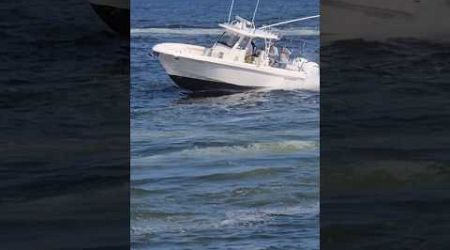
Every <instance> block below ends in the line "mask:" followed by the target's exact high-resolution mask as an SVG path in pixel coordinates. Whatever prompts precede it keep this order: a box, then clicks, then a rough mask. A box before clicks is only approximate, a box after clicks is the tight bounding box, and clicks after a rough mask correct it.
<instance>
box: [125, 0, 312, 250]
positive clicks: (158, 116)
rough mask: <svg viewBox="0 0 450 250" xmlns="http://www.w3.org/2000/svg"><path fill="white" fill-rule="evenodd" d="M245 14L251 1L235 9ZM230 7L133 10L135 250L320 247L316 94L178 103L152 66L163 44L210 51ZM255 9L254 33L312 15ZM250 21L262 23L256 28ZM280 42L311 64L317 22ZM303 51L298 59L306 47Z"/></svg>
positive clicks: (272, 7) (277, 4)
mask: <svg viewBox="0 0 450 250" xmlns="http://www.w3.org/2000/svg"><path fill="white" fill-rule="evenodd" d="M237 2H238V3H237V5H236V11H237V13H241V15H243V16H247V17H248V16H250V15H251V13H252V8H253V7H254V1H237ZM228 4H229V3H228V2H226V1H205V0H202V1H196V4H195V5H194V4H186V2H185V1H181V0H175V1H173V0H172V1H165V2H162V1H158V2H147V1H133V2H132V13H133V15H132V30H131V34H132V37H131V39H132V44H131V77H132V81H131V84H132V90H131V92H132V99H131V116H132V117H131V119H132V120H131V143H132V145H131V147H132V149H131V157H132V161H131V237H132V245H133V247H134V248H136V249H145V248H149V249H150V248H151V249H318V247H319V196H318V194H319V188H318V185H319V152H318V150H319V95H318V93H312V92H303V91H299V90H273V91H255V92H246V93H240V94H235V95H228V96H219V97H193V96H187V95H185V94H183V93H182V92H181V91H180V90H179V89H178V88H176V87H175V86H174V84H173V83H172V81H171V80H170V79H169V77H168V76H167V75H166V74H165V72H164V70H163V69H162V67H161V66H160V65H159V62H158V61H156V60H153V59H152V58H151V57H149V56H148V53H149V52H150V49H151V47H152V46H153V45H155V44H156V43H159V42H168V41H173V42H184V43H194V44H203V45H210V44H211V43H212V42H213V41H214V40H215V39H216V37H217V35H218V32H219V30H218V29H217V28H216V27H217V26H216V25H217V23H218V22H222V21H224V19H225V18H226V16H227V13H226V11H227V9H228ZM317 11H318V3H317V2H316V1H305V2H303V1H302V2H299V1H271V2H269V1H262V3H261V6H260V12H259V15H258V17H261V19H260V20H261V24H262V23H266V22H267V23H272V22H277V21H280V20H281V19H289V18H296V17H299V16H306V15H311V14H316V13H317ZM257 22H258V18H257ZM304 24H305V27H302V28H299V27H298V26H295V25H291V26H289V27H286V29H288V31H289V32H290V33H289V32H288V37H286V38H287V41H288V43H289V44H290V45H291V47H292V46H293V47H294V49H295V50H294V51H297V53H299V52H301V51H303V54H304V56H305V57H307V58H308V59H311V60H314V61H318V58H319V56H318V47H319V37H318V31H317V30H318V29H317V27H318V23H317V21H310V22H305V23H304ZM301 41H306V43H307V46H306V47H304V48H303V49H302V47H303V46H302V42H301Z"/></svg>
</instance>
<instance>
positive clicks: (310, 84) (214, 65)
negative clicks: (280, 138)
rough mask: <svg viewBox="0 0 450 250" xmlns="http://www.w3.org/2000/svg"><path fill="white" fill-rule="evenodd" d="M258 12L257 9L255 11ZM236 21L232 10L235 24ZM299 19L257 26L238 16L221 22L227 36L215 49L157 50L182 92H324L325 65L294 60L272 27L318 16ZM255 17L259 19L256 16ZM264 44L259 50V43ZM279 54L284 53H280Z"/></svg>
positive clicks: (164, 46) (168, 46)
mask: <svg viewBox="0 0 450 250" xmlns="http://www.w3.org/2000/svg"><path fill="white" fill-rule="evenodd" d="M255 13H256V9H255ZM230 17H231V11H230V16H229V20H230ZM316 17H318V16H312V17H306V18H299V19H296V20H290V21H286V22H281V23H276V24H272V25H267V26H263V27H260V28H256V27H255V24H254V22H253V21H248V20H246V19H244V18H241V17H236V19H235V20H234V21H232V22H230V21H228V22H227V23H223V24H219V26H220V27H222V28H224V29H225V32H224V33H223V34H222V36H221V37H220V38H219V39H218V41H217V42H216V43H215V44H214V45H213V46H212V47H210V48H208V47H203V46H197V45H191V44H183V43H160V44H157V45H155V46H154V47H153V49H152V50H153V55H154V56H156V57H158V59H159V60H160V63H161V64H162V66H163V68H164V69H165V70H166V72H167V74H168V75H169V76H170V78H172V80H173V81H174V82H175V83H176V84H177V85H178V86H180V87H181V88H184V89H187V90H190V91H205V90H206V91H222V90H245V89H253V88H298V89H305V90H312V91H318V90H319V86H320V76H319V65H318V64H317V63H315V62H312V61H308V60H306V59H305V58H301V57H297V58H290V51H289V49H287V48H277V47H276V44H275V42H276V41H278V40H280V39H281V36H280V34H279V33H278V32H276V31H274V30H273V29H272V27H275V26H278V25H282V24H286V23H291V22H296V21H299V20H305V19H310V18H316ZM253 19H254V18H253ZM257 40H259V42H260V43H261V44H263V46H262V48H260V49H257V48H256V46H255V43H256V42H257ZM277 51H278V53H276V52H277Z"/></svg>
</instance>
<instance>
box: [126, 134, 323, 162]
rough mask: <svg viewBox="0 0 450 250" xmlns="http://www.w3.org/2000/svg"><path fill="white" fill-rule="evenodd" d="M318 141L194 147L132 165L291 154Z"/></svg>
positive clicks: (142, 159) (314, 147)
mask: <svg viewBox="0 0 450 250" xmlns="http://www.w3.org/2000/svg"><path fill="white" fill-rule="evenodd" d="M318 144H319V143H318V142H316V141H302V140H288V141H278V142H276V141H275V142H256V143H250V144H247V145H236V146H215V147H193V148H190V149H184V150H181V151H177V152H171V153H166V154H159V155H152V156H147V157H142V158H139V159H133V160H132V163H133V164H132V165H136V164H149V163H151V162H160V161H164V160H168V161H173V159H175V158H198V157H200V158H204V157H205V156H208V157H218V158H219V157H228V156H239V157H254V156H255V155H260V154H264V155H267V154H291V153H296V152H300V151H305V150H314V149H317V148H318Z"/></svg>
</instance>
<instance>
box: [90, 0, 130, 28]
mask: <svg viewBox="0 0 450 250" xmlns="http://www.w3.org/2000/svg"><path fill="white" fill-rule="evenodd" d="M88 2H89V4H90V5H91V6H92V8H93V9H94V11H95V13H97V15H98V16H99V17H100V18H101V19H102V20H103V22H105V23H106V24H107V25H108V27H109V28H110V29H112V30H113V31H115V32H116V33H118V34H120V35H123V36H129V35H130V1H129V0H88Z"/></svg>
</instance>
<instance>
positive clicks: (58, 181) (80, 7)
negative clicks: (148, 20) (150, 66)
mask: <svg viewBox="0 0 450 250" xmlns="http://www.w3.org/2000/svg"><path fill="white" fill-rule="evenodd" d="M0 9H1V10H2V20H1V21H0V26H1V27H2V28H1V31H0V34H1V40H2V46H0V54H1V58H2V64H1V66H0V71H1V74H0V88H1V91H0V112H1V114H2V115H1V119H0V129H1V131H2V132H1V136H0V152H1V153H0V155H1V156H2V157H1V159H0V173H1V174H0V210H1V213H0V231H2V240H1V243H0V245H1V247H0V248H2V249H27V248H29V246H30V245H32V246H33V248H36V249H67V248H72V249H74V248H78V249H81V248H97V247H98V248H101V247H107V248H114V247H123V246H126V245H127V244H128V234H127V233H128V231H129V230H128V221H129V219H128V188H127V187H128V182H129V172H128V167H127V166H128V152H129V148H128V145H129V141H128V140H129V139H128V138H129V134H128V131H129V130H128V128H129V117H128V107H129V106H128V100H129V66H128V65H129V41H128V39H120V38H118V37H117V36H115V35H114V34H111V33H109V32H107V31H106V29H105V28H106V26H105V25H104V24H103V23H102V21H101V20H100V19H99V18H98V16H97V15H96V14H95V12H94V11H93V9H92V8H91V6H90V5H89V3H88V2H87V1H85V0H68V1H61V2H59V1H56V2H55V1H49V0H43V1H39V3H31V2H29V1H24V0H18V1H13V2H8V3H6V2H5V3H2V4H1V7H0ZM112 110H113V111H114V112H111V111H112ZM111 218H114V221H112V220H111ZM122 229H123V230H122Z"/></svg>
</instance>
